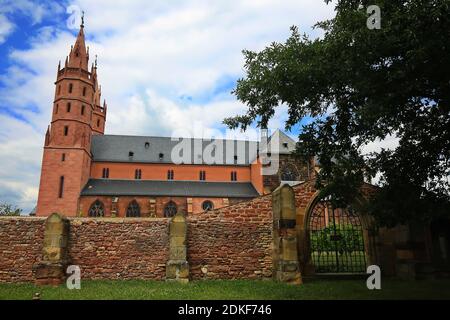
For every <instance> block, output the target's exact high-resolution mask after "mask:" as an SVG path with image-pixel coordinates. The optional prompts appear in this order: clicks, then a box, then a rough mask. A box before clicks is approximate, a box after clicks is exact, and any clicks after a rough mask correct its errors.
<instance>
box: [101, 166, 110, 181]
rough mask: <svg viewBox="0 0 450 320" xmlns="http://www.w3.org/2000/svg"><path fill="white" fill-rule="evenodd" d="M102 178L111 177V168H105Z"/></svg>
mask: <svg viewBox="0 0 450 320" xmlns="http://www.w3.org/2000/svg"><path fill="white" fill-rule="evenodd" d="M102 178H103V179H108V178H109V168H103V172H102Z"/></svg>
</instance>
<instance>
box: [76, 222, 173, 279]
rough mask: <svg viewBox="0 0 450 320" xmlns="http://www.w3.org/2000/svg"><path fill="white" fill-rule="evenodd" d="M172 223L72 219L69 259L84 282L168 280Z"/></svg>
mask: <svg viewBox="0 0 450 320" xmlns="http://www.w3.org/2000/svg"><path fill="white" fill-rule="evenodd" d="M168 228H169V219H158V218H156V219H150V218H148V219H144V218H139V219H133V218H126V219H123V218H102V219H96V218H84V219H83V218H71V219H70V236H69V248H68V255H69V261H70V263H71V264H75V265H79V266H80V268H81V274H82V278H84V279H137V278H138V279H157V280H161V279H164V277H165V264H166V261H167V259H168V250H169V237H168Z"/></svg>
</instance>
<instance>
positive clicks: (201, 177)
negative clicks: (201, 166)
mask: <svg viewBox="0 0 450 320" xmlns="http://www.w3.org/2000/svg"><path fill="white" fill-rule="evenodd" d="M200 180H202V181H204V180H206V171H203V170H202V171H200Z"/></svg>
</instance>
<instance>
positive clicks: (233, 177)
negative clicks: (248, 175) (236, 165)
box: [231, 171, 237, 181]
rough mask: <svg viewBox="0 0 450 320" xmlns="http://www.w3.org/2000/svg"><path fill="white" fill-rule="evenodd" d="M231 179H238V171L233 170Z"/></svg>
mask: <svg viewBox="0 0 450 320" xmlns="http://www.w3.org/2000/svg"><path fill="white" fill-rule="evenodd" d="M231 181H237V172H236V171H231Z"/></svg>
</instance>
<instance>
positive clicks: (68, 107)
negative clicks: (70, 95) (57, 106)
mask: <svg viewBox="0 0 450 320" xmlns="http://www.w3.org/2000/svg"><path fill="white" fill-rule="evenodd" d="M70 107H71V105H70V102H69V103H68V104H67V112H70Z"/></svg>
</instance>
